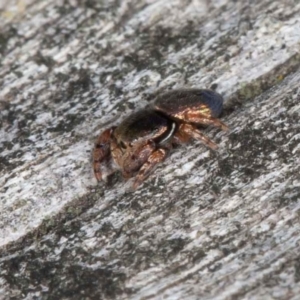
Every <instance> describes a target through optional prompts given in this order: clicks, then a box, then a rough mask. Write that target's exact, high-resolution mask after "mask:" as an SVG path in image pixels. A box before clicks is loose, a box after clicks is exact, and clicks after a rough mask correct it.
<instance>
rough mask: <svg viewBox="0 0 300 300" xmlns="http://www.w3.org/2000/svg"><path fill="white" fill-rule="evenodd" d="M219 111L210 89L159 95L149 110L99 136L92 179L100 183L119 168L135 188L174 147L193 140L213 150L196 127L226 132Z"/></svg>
mask: <svg viewBox="0 0 300 300" xmlns="http://www.w3.org/2000/svg"><path fill="white" fill-rule="evenodd" d="M222 109H223V97H222V96H221V95H220V94H218V93H216V92H214V91H211V90H204V89H185V90H174V91H170V92H167V93H165V94H162V95H159V96H158V97H157V98H156V99H155V101H154V103H153V104H152V105H151V106H150V107H149V108H146V109H143V110H140V111H137V112H136V113H133V114H131V115H130V116H128V117H127V118H126V119H125V120H123V122H121V123H120V124H119V125H118V126H116V127H112V128H109V129H106V130H105V131H104V132H102V133H101V134H100V135H99V137H98V138H97V141H96V143H95V148H94V151H93V167H94V173H95V177H96V178H97V180H98V181H100V180H102V179H103V176H102V175H103V174H105V175H109V174H111V173H113V172H114V171H115V170H116V169H119V170H121V172H122V174H123V177H124V178H126V179H128V178H130V177H133V176H135V180H134V183H133V188H134V189H136V188H137V187H138V185H140V184H141V183H142V182H143V181H144V180H145V179H146V178H147V177H148V176H149V175H150V174H151V172H152V171H153V170H154V168H155V167H156V166H157V164H159V163H160V162H162V161H163V160H164V159H165V157H166V156H167V154H168V153H169V151H170V150H171V149H172V146H173V145H174V144H180V143H184V142H187V141H189V140H190V139H191V138H193V139H196V140H201V141H202V142H204V144H205V145H207V146H208V147H210V148H211V149H216V148H217V145H216V144H215V143H214V142H213V141H211V140H210V139H209V138H208V137H207V136H205V135H204V134H203V133H202V132H201V131H200V129H199V125H214V126H217V127H220V128H221V129H222V130H227V129H228V127H227V126H226V125H225V124H224V123H222V122H221V121H220V120H219V119H217V117H218V116H219V115H220V114H221V112H222Z"/></svg>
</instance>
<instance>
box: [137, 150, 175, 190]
mask: <svg viewBox="0 0 300 300" xmlns="http://www.w3.org/2000/svg"><path fill="white" fill-rule="evenodd" d="M168 152H169V149H164V148H158V149H157V150H155V151H154V152H152V154H151V155H150V156H149V157H148V159H147V161H146V162H145V163H144V164H143V165H142V167H141V168H140V170H139V172H138V174H137V175H136V177H135V180H134V183H133V189H134V190H136V188H137V187H138V186H139V185H140V184H141V183H142V182H143V181H144V180H145V179H146V178H147V177H148V176H149V175H150V174H151V172H152V171H153V170H154V168H155V167H156V166H157V165H158V164H159V163H160V162H162V161H163V160H164V159H165V157H166V156H167V154H168Z"/></svg>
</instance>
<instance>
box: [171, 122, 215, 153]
mask: <svg viewBox="0 0 300 300" xmlns="http://www.w3.org/2000/svg"><path fill="white" fill-rule="evenodd" d="M177 134H178V135H181V136H189V137H191V138H193V139H195V140H198V141H201V142H203V143H204V144H205V145H206V146H208V147H209V148H211V149H214V150H216V149H217V148H218V146H217V144H215V143H214V142H213V141H212V140H211V139H210V138H209V137H207V136H206V135H205V134H203V133H202V132H201V131H200V130H199V129H198V128H197V127H196V126H195V125H192V124H187V123H183V124H181V125H180V126H179V129H178V133H177ZM177 134H176V135H177ZM179 139H180V137H179Z"/></svg>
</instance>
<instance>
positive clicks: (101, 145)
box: [96, 144, 105, 149]
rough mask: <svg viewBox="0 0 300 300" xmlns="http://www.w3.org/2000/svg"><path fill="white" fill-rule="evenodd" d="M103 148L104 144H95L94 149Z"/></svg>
mask: <svg viewBox="0 0 300 300" xmlns="http://www.w3.org/2000/svg"><path fill="white" fill-rule="evenodd" d="M104 146H105V144H96V148H98V149H100V148H103V147H104Z"/></svg>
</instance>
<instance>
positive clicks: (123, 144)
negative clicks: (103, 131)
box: [119, 141, 127, 149]
mask: <svg viewBox="0 0 300 300" xmlns="http://www.w3.org/2000/svg"><path fill="white" fill-rule="evenodd" d="M119 145H120V146H121V148H123V149H126V148H127V147H126V145H125V143H124V142H122V141H121V142H120V143H119Z"/></svg>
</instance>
